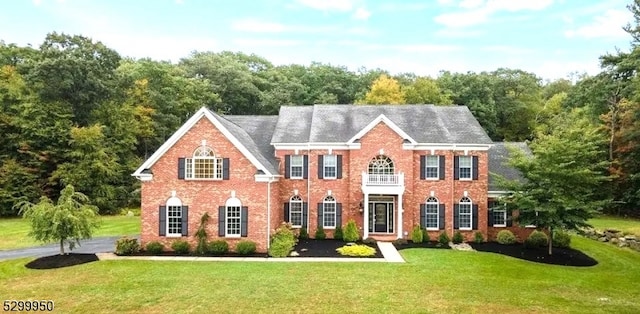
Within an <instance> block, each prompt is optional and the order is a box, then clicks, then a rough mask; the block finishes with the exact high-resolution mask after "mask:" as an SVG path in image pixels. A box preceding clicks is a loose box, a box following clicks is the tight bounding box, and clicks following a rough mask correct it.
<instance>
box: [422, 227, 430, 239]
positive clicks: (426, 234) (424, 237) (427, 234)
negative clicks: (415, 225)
mask: <svg viewBox="0 0 640 314" xmlns="http://www.w3.org/2000/svg"><path fill="white" fill-rule="evenodd" d="M430 241H431V237H429V232H427V229H422V242H430Z"/></svg>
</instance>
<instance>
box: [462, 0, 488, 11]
mask: <svg viewBox="0 0 640 314" xmlns="http://www.w3.org/2000/svg"><path fill="white" fill-rule="evenodd" d="M483 4H484V0H462V2H460V4H459V6H460V7H461V8H464V9H475V8H477V7H479V6H482V5H483Z"/></svg>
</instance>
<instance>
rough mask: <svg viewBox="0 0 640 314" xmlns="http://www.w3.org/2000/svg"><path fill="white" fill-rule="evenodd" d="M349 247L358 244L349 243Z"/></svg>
mask: <svg viewBox="0 0 640 314" xmlns="http://www.w3.org/2000/svg"><path fill="white" fill-rule="evenodd" d="M347 245H348V246H352V245H356V244H355V243H353V242H348V243H347Z"/></svg>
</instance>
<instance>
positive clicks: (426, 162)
mask: <svg viewBox="0 0 640 314" xmlns="http://www.w3.org/2000/svg"><path fill="white" fill-rule="evenodd" d="M429 157H432V158H435V159H436V164H437V165H436V167H435V168H436V176H435V177H428V176H427V169H428V168H433V167H429V166H428V165H429V162H428V161H427V160H428V159H429ZM424 179H425V180H431V181H437V180H440V156H439V155H424Z"/></svg>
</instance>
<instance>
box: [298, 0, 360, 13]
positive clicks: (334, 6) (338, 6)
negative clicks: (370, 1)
mask: <svg viewBox="0 0 640 314" xmlns="http://www.w3.org/2000/svg"><path fill="white" fill-rule="evenodd" d="M297 2H298V3H299V4H301V5H304V6H306V7H309V8H312V9H315V10H319V11H341V12H348V11H351V10H353V8H354V1H353V0H297Z"/></svg>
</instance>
